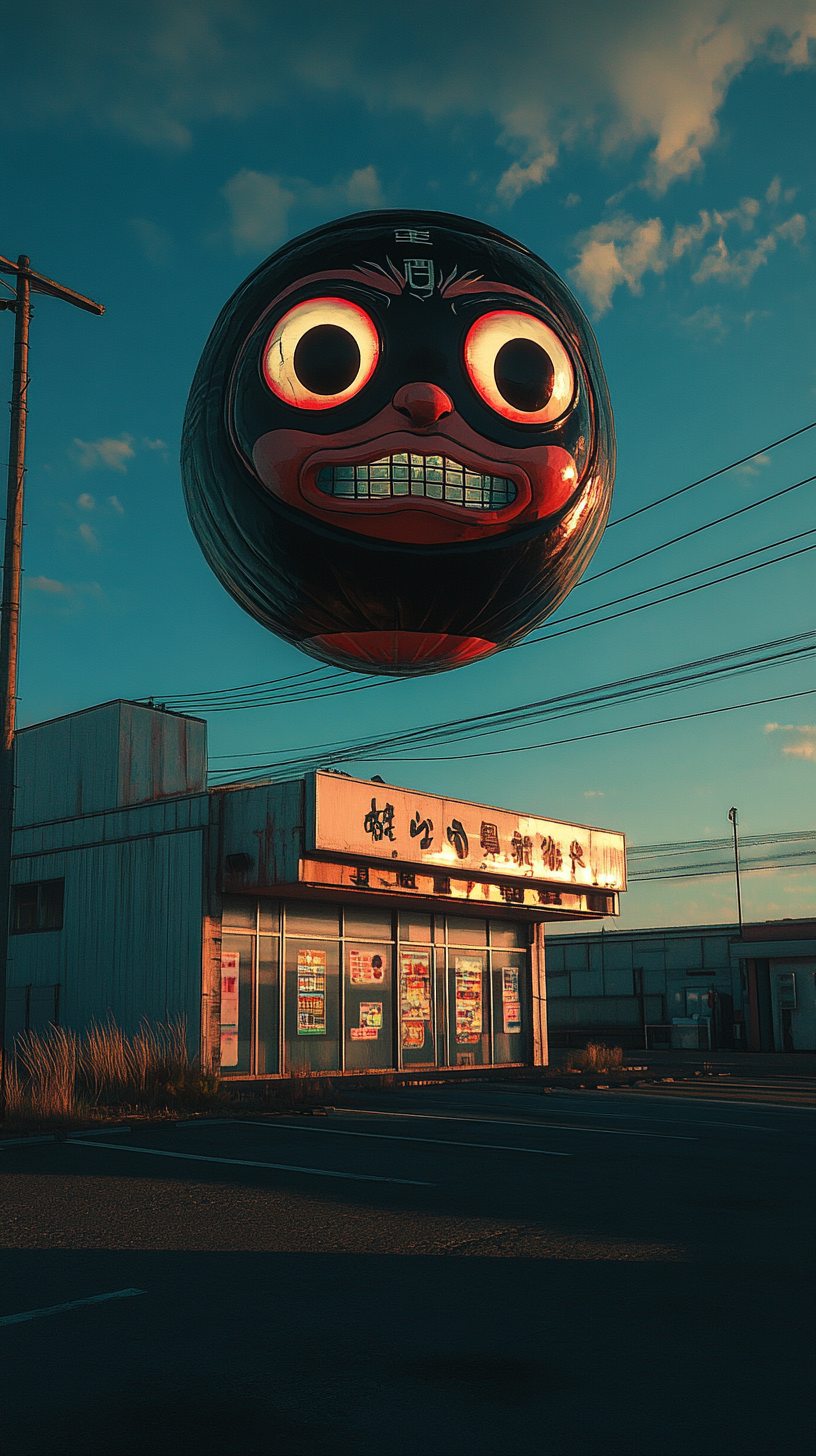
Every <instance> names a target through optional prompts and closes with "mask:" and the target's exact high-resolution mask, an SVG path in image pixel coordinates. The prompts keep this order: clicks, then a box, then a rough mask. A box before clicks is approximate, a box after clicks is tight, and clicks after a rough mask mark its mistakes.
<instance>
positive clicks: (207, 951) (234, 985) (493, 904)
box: [8, 701, 626, 1077]
mask: <svg viewBox="0 0 816 1456" xmlns="http://www.w3.org/2000/svg"><path fill="white" fill-rule="evenodd" d="M206 769H207V743H206V724H205V723H204V722H203V720H201V719H198V718H190V717H186V716H184V715H181V714H177V713H168V712H165V711H163V710H159V709H153V708H147V707H144V706H142V705H140V704H137V703H130V702H123V701H118V702H113V703H106V704H103V705H102V706H100V707H96V708H89V709H87V710H86V711H85V712H82V713H74V714H71V715H70V716H68V717H65V718H59V719H56V720H54V721H53V722H49V723H41V724H37V725H35V726H33V727H31V728H26V729H23V730H22V731H21V732H20V733H19V734H18V736H17V797H16V808H15V818H16V828H15V837H14V861H13V874H12V880H13V887H12V919H11V931H12V934H11V940H10V968H9V969H10V974H9V997H8V1010H9V1015H8V1030H9V1036H10V1038H11V1037H13V1036H14V1035H15V1034H17V1033H18V1032H20V1031H22V1030H24V1029H25V1028H37V1027H41V1026H45V1025H47V1024H48V1023H50V1022H59V1023H61V1024H63V1025H67V1026H71V1027H74V1028H77V1029H80V1028H82V1027H84V1026H87V1025H88V1024H89V1023H90V1022H91V1021H93V1020H94V1019H96V1020H103V1019H104V1018H105V1017H107V1016H108V1015H111V1016H113V1017H114V1018H115V1019H116V1020H117V1022H118V1023H119V1024H120V1025H122V1026H123V1027H124V1028H125V1029H126V1030H127V1031H133V1030H135V1029H136V1027H137V1026H138V1024H139V1022H140V1020H141V1018H143V1017H148V1018H152V1019H156V1020H162V1021H163V1020H166V1019H168V1018H170V1017H178V1016H183V1017H184V1018H185V1020H186V1023H187V1028H188V1035H189V1039H190V1045H191V1049H192V1050H195V1051H196V1052H199V1053H200V1055H201V1060H202V1065H203V1066H204V1067H206V1068H209V1069H213V1070H217V1069H218V1068H219V1067H220V1069H221V1071H222V1074H223V1075H226V1076H232V1077H262V1076H277V1075H281V1074H285V1073H287V1072H291V1071H315V1072H318V1071H364V1070H375V1069H376V1070H380V1069H389V1068H396V1067H400V1068H405V1069H409V1070H410V1069H412V1068H424V1067H433V1066H454V1067H457V1066H458V1067H463V1066H478V1065H485V1064H488V1065H490V1064H502V1065H507V1064H516V1065H519V1064H521V1065H525V1064H542V1063H544V1062H546V1060H547V1025H546V1008H545V1004H544V974H543V954H544V926H545V923H546V922H548V921H561V920H593V921H597V920H600V919H602V918H603V917H604V916H610V915H617V914H618V892H619V891H620V890H622V889H624V888H625V883H626V881H625V850H624V841H623V836H622V835H619V834H613V833H609V832H607V831H602V830H596V829H590V828H588V827H586V826H581V825H565V824H562V823H560V822H558V821H554V820H544V819H541V818H535V817H531V816H521V815H519V814H515V813H510V812H508V811H507V810H503V809H487V808H485V807H483V806H481V805H478V804H468V803H462V802H461V801H457V800H450V799H442V798H440V797H438V796H435V795H432V794H424V793H416V792H414V791H413V790H405V789H400V788H395V787H393V786H391V785H386V784H384V783H382V782H381V781H379V780H378V781H374V780H361V779H353V778H350V777H348V776H346V775H342V774H334V773H322V772H318V773H313V774H310V775H307V776H306V777H305V778H302V779H296V780H293V781H291V782H287V783H274V784H273V783H265V782H261V783H255V784H251V785H245V784H238V785H227V786H225V787H221V788H214V789H209V788H207V786H206Z"/></svg>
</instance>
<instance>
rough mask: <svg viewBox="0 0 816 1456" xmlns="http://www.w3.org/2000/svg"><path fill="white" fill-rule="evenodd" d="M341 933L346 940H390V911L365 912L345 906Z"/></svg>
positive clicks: (353, 906) (361, 909)
mask: <svg viewBox="0 0 816 1456" xmlns="http://www.w3.org/2000/svg"><path fill="white" fill-rule="evenodd" d="M344 922H345V923H344V926H343V933H344V935H345V936H346V937H347V938H348V937H349V936H353V937H355V938H356V939H360V940H392V939H393V931H392V929H391V912H390V910H366V909H363V907H362V906H357V905H347V906H346V910H345V917H344Z"/></svg>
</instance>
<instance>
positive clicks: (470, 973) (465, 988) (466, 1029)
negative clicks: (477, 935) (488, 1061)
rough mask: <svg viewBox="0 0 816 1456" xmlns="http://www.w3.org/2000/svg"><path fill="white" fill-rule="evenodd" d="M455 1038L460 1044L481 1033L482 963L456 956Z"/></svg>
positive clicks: (470, 1041)
mask: <svg viewBox="0 0 816 1456" xmlns="http://www.w3.org/2000/svg"><path fill="white" fill-rule="evenodd" d="M455 983H456V1040H457V1043H458V1044H459V1045H460V1046H467V1045H468V1043H473V1042H477V1041H478V1040H479V1038H480V1037H481V1035H482V963H481V961H476V960H468V959H466V958H465V957H464V956H457V957H456V969H455Z"/></svg>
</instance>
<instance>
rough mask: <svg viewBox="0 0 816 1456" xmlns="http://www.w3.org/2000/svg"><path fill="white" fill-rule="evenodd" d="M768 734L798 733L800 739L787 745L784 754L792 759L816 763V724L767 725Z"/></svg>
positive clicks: (784, 747)
mask: <svg viewBox="0 0 816 1456" xmlns="http://www.w3.org/2000/svg"><path fill="white" fill-rule="evenodd" d="M765 732H766V733H798V734H800V735H801V736H800V738H799V739H798V741H796V740H795V741H794V742H793V743H785V744H784V745H783V747H782V752H783V753H784V754H787V755H788V756H789V757H790V758H805V759H809V760H810V761H811V762H813V763H816V723H766V724H765Z"/></svg>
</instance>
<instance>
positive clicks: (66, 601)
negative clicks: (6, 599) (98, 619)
mask: <svg viewBox="0 0 816 1456" xmlns="http://www.w3.org/2000/svg"><path fill="white" fill-rule="evenodd" d="M25 587H26V591H27V592H28V591H33V592H37V593H38V595H39V596H41V597H42V598H43V600H42V601H40V602H37V603H36V606H35V604H34V603H33V602H31V603H29V607H28V610H32V609H33V610H34V611H35V612H36V613H37V614H43V613H48V612H51V613H53V612H54V611H56V612H57V614H58V615H59V616H76V615H77V613H79V612H82V611H84V609H85V606H86V604H87V602H88V601H89V600H90V601H104V592H103V591H102V588H101V586H100V585H99V582H98V581H74V582H64V581H54V580H53V579H52V578H51V577H50V576H27V577H26V578H25ZM49 599H50V600H49ZM35 600H36V599H35Z"/></svg>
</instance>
